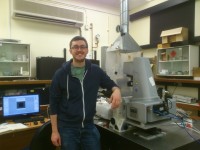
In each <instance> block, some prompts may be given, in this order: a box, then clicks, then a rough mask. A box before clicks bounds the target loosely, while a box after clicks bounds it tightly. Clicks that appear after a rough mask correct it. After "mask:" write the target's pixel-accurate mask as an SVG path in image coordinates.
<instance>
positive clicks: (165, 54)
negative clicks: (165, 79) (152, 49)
mask: <svg viewBox="0 0 200 150" xmlns="http://www.w3.org/2000/svg"><path fill="white" fill-rule="evenodd" d="M193 67H199V47H198V46H196V45H185V46H177V47H170V48H164V49H157V75H158V76H181V77H184V76H185V77H190V76H193Z"/></svg>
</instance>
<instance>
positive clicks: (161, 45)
mask: <svg viewBox="0 0 200 150" xmlns="http://www.w3.org/2000/svg"><path fill="white" fill-rule="evenodd" d="M169 47H170V43H164V44H158V45H157V48H158V49H162V48H169Z"/></svg>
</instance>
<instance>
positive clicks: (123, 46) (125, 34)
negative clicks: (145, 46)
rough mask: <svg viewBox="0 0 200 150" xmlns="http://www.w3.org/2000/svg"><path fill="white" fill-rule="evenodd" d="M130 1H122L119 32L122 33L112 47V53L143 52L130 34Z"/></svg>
mask: <svg viewBox="0 0 200 150" xmlns="http://www.w3.org/2000/svg"><path fill="white" fill-rule="evenodd" d="M128 6H129V5H128V0H121V9H120V26H118V28H117V29H118V31H119V32H120V33H121V34H120V36H119V37H118V38H117V39H116V40H115V42H114V43H113V44H112V46H111V50H112V51H116V50H119V51H120V52H121V53H132V52H138V51H140V50H141V48H140V46H139V45H138V44H137V43H136V42H135V40H134V39H133V38H132V37H131V35H130V34H129V10H128Z"/></svg>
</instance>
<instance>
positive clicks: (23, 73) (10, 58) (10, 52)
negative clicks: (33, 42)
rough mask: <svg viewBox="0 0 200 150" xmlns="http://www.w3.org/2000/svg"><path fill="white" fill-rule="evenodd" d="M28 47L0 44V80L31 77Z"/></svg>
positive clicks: (15, 44) (24, 45) (17, 44)
mask: <svg viewBox="0 0 200 150" xmlns="http://www.w3.org/2000/svg"><path fill="white" fill-rule="evenodd" d="M30 68H31V64H30V45H29V44H21V43H0V78H16V77H17V78H20V77H30V76H31V69H30Z"/></svg>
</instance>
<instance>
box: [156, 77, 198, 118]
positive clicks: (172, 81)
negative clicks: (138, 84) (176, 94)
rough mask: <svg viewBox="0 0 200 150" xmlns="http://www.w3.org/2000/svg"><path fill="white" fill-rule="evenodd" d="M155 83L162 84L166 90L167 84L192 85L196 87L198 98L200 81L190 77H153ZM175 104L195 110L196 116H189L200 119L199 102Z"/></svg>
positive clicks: (185, 108)
mask: <svg viewBox="0 0 200 150" xmlns="http://www.w3.org/2000/svg"><path fill="white" fill-rule="evenodd" d="M155 83H156V85H164V87H165V89H166V90H167V87H168V86H182V87H192V88H197V89H198V99H200V81H198V80H192V79H169V78H163V77H162V78H155ZM176 106H177V107H179V108H182V109H184V110H191V111H193V110H194V111H197V113H198V116H191V118H192V119H198V120H200V116H199V114H200V104H199V103H195V104H187V103H181V102H177V103H176Z"/></svg>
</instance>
